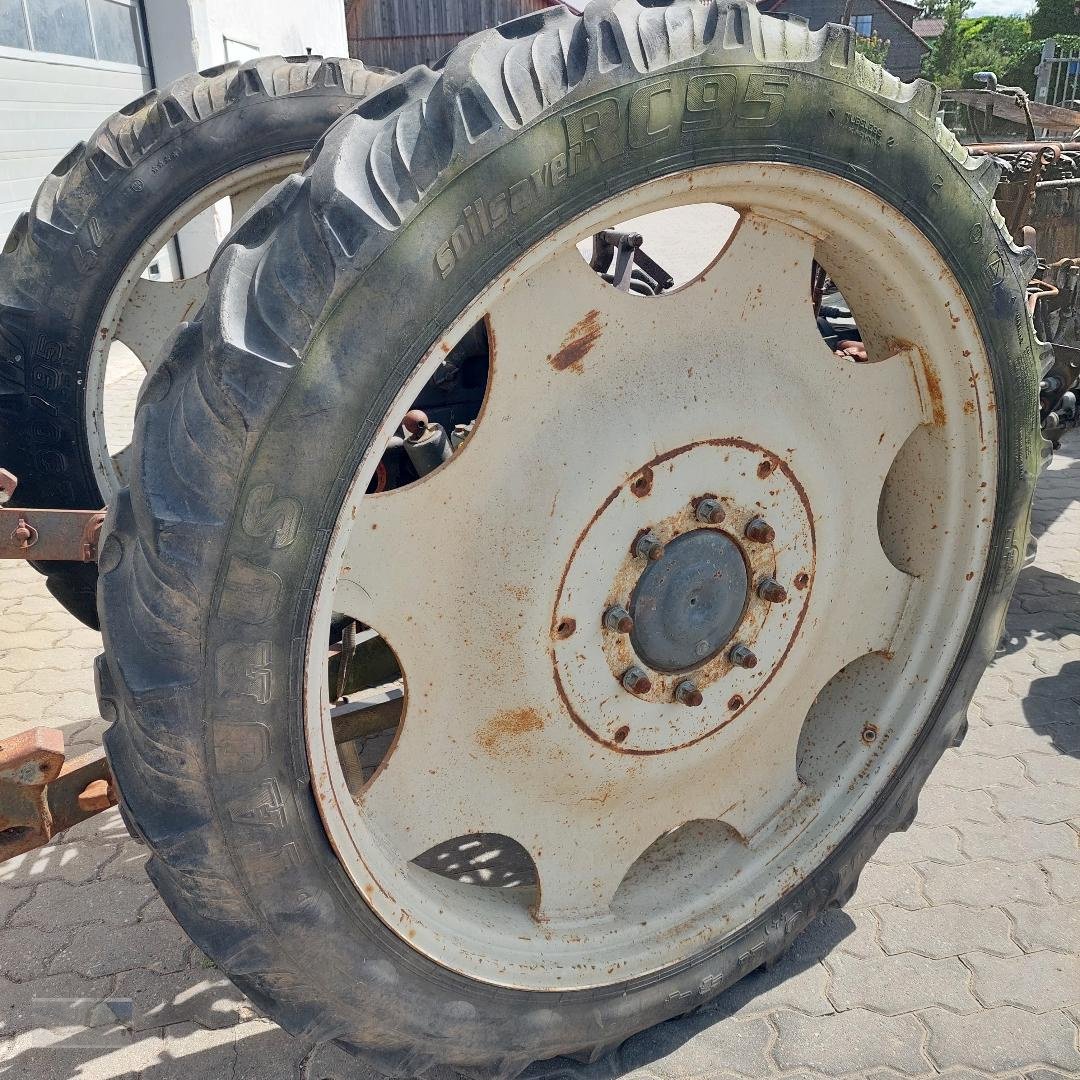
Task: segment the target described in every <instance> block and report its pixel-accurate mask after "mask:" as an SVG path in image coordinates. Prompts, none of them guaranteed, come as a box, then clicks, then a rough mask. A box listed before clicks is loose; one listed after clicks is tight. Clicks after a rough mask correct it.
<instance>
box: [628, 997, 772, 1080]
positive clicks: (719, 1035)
mask: <svg viewBox="0 0 1080 1080" xmlns="http://www.w3.org/2000/svg"><path fill="white" fill-rule="evenodd" d="M771 1037H772V1027H771V1026H770V1024H769V1022H768V1021H767V1020H766V1019H765V1018H764V1017H748V1018H737V1019H728V1020H726V1021H725V1022H723V1023H720V1024H717V1023H716V1022H715V1015H710V1014H709V1013H704V1014H702V1015H700V1016H698V1017H688V1018H687V1019H685V1020H682V1021H679V1022H676V1023H670V1024H660V1025H659V1026H658V1027H655V1028H652V1029H651V1030H649V1031H643V1032H642V1033H641V1034H640V1035H635V1036H634V1038H633V1039H631V1040H630V1041H629V1042H628V1043H627V1044H626V1045H625V1046H623V1047H622V1049H621V1050H620V1052H619V1055H618V1058H619V1064H620V1067H621V1068H622V1069H624V1070H626V1071H631V1070H634V1069H644V1070H646V1071H647V1072H648V1073H650V1074H651V1075H653V1076H655V1077H659V1078H660V1080H691V1078H696V1077H706V1076H708V1075H709V1074H710V1071H711V1070H713V1069H715V1068H716V1067H717V1066H721V1067H722V1068H724V1069H726V1070H729V1071H731V1072H733V1073H736V1074H737V1075H739V1076H749V1077H764V1076H768V1075H769V1073H770V1072H771V1071H772V1070H771V1065H770V1061H769V1057H768V1046H769V1042H770V1041H771Z"/></svg>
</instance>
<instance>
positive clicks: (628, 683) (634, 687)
mask: <svg viewBox="0 0 1080 1080" xmlns="http://www.w3.org/2000/svg"><path fill="white" fill-rule="evenodd" d="M622 684H623V689H625V690H627V691H628V692H629V693H631V694H639V695H640V694H647V693H648V692H649V691H650V690H651V689H652V680H651V679H650V678H649V676H648V675H646V674H645V672H644V671H643V670H642V669H641V668H639V667H632V668H627V669H626V671H625V672H624V673H623V677H622Z"/></svg>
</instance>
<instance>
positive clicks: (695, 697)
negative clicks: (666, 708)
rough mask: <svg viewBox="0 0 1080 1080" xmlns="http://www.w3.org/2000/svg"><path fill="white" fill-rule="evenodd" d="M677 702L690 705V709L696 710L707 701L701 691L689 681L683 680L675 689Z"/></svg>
mask: <svg viewBox="0 0 1080 1080" xmlns="http://www.w3.org/2000/svg"><path fill="white" fill-rule="evenodd" d="M675 700H676V701H677V702H679V704H680V705H689V706H690V708H692V709H696V708H697V707H698V706H699V705H700V704H701V703H702V701H704V700H705V699H704V698H703V697H702V696H701V691H700V690H699V689H698V688H697V687H696V686H695V685H694V684H693V683H692V682H691V681H690V680H689V679H683V681H682V682H681V683H679V685H678V686H676V687H675Z"/></svg>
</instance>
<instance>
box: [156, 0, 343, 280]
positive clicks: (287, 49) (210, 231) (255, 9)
mask: <svg viewBox="0 0 1080 1080" xmlns="http://www.w3.org/2000/svg"><path fill="white" fill-rule="evenodd" d="M143 3H144V5H145V10H146V23H147V31H148V36H149V38H150V51H151V55H152V56H153V60H154V76H155V78H156V80H157V84H158V85H159V86H163V85H166V84H168V83H170V82H172V81H173V80H175V79H178V78H180V77H181V76H183V75H186V74H188V73H189V72H191V71H201V70H204V69H205V68H209V67H216V66H217V65H218V64H224V63H227V62H228V61H231V60H239V61H244V60H249V59H251V58H252V57H256V56H267V55H274V54H278V53H280V54H281V55H283V56H303V55H304V53H306V52H307V51H308V50H309V49H310V50H311V52H312V53H313V54H317V55H321V56H348V55H349V52H348V41H347V39H346V36H345V8H344V6H343V0H303V2H302V3H298V2H297V0H258V2H253V0H143ZM231 220H232V218H231V215H229V214H224V215H218V214H212V213H210V212H207V213H204V214H201V215H199V217H198V218H196V219H195V220H194V221H192V222H191V223H190V224H188V225H185V226H184V228H183V229H182V230H181V231H180V234H179V236H178V237H177V244H178V246H179V248H180V255H181V257H182V260H183V266H184V272H185V273H187V274H194V273H199V272H201V271H203V270H205V269H206V267H207V266H209V265H210V260H211V258H212V257H213V255H214V252H215V251H216V250H217V247H218V244H219V243H220V241H221V240H222V239H223V238H224V236H225V234H226V233H227V231H228V227H229V224H230V223H231Z"/></svg>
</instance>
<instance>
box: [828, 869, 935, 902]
mask: <svg viewBox="0 0 1080 1080" xmlns="http://www.w3.org/2000/svg"><path fill="white" fill-rule="evenodd" d="M922 889H923V882H922V877H921V876H920V875H919V872H918V871H917V870H916V869H915V868H914V867H911V866H885V865H883V864H882V863H879V862H870V863H869V864H868V865H867V867H866V869H865V870H863V872H862V875H861V876H860V878H859V887H858V888H857V889H856V890H855V893H854V894H853V896H852V897H851V899H850V900H849V901H848V902H847V908H848V910H849V911H855V910H857V909H858V908H860V907H872V906H873V905H875V904H882V903H889V904H897V905H899V906H900V907H906V908H924V907H926V897H925V896H923V891H922Z"/></svg>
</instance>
